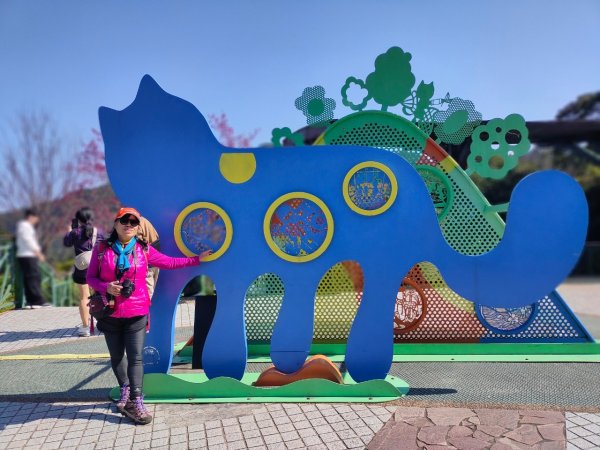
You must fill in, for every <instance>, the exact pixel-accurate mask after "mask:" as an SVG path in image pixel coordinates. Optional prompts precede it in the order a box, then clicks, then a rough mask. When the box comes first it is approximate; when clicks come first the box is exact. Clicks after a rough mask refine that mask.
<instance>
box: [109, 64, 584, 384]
mask: <svg viewBox="0 0 600 450" xmlns="http://www.w3.org/2000/svg"><path fill="white" fill-rule="evenodd" d="M99 116H100V125H101V129H102V135H103V138H104V142H105V150H106V166H107V171H108V175H109V178H110V182H111V184H112V186H113V189H114V191H115V193H116V194H117V195H118V197H119V199H120V200H121V201H122V202H123V203H124V204H126V205H131V206H135V207H136V208H138V209H139V210H140V211H141V212H142V214H144V215H145V216H146V217H147V218H148V219H149V220H150V221H151V222H152V223H153V224H154V226H155V227H156V228H157V230H158V232H159V234H160V238H161V245H162V249H163V251H164V252H165V253H167V254H171V255H176V254H178V253H179V251H180V248H181V239H180V238H179V241H180V242H179V246H178V238H177V235H178V227H180V226H181V212H182V211H186V208H188V209H189V207H190V205H194V204H196V203H198V202H206V203H201V205H211V204H212V205H215V208H219V209H218V210H219V211H221V212H222V213H221V215H222V216H227V218H228V219H229V220H228V221H226V222H227V227H228V228H229V229H228V231H227V233H228V236H227V239H225V241H226V243H227V245H225V244H224V246H223V248H222V249H220V251H217V249H214V250H215V251H216V255H217V257H216V258H215V259H214V260H213V261H210V262H206V263H205V264H203V265H201V266H200V267H198V268H188V269H183V270H179V271H170V272H166V273H162V274H161V277H160V281H159V283H158V286H157V290H156V292H155V295H154V299H153V304H152V309H151V322H152V327H151V330H150V333H149V334H148V336H147V341H146V345H147V349H148V352H147V357H146V358H145V361H144V363H145V365H146V371H147V372H150V373H151V372H167V370H168V369H169V367H170V363H171V359H172V353H173V350H172V349H173V342H174V319H175V309H176V304H177V301H178V297H179V293H180V291H181V290H182V289H183V287H184V286H185V284H186V283H187V282H188V281H189V280H190V279H191V278H193V277H195V276H197V275H199V274H205V275H208V276H210V277H211V278H212V279H213V281H214V282H215V285H216V287H217V290H218V304H217V309H216V313H215V317H214V320H213V324H212V326H211V329H210V332H209V335H208V337H207V340H206V343H205V347H204V351H203V367H204V368H205V372H206V374H207V376H208V377H209V378H213V377H216V376H229V377H232V378H236V379H241V377H242V375H243V374H244V371H245V366H246V359H247V346H246V335H245V324H244V297H245V293H246V291H247V289H248V287H249V286H250V284H251V283H252V282H253V281H254V280H255V279H256V278H257V277H258V276H260V275H262V274H265V273H276V274H277V275H278V276H279V277H280V278H281V280H282V281H283V283H284V287H285V294H284V299H283V303H282V306H281V309H280V312H279V316H278V319H277V322H276V325H275V328H274V330H273V335H272V339H271V358H272V360H273V363H274V364H275V366H276V367H277V368H278V369H279V370H282V371H284V372H287V373H291V372H294V371H296V370H298V369H299V368H300V367H301V366H302V364H303V363H304V361H305V360H306V357H307V355H308V351H309V348H310V344H311V341H312V335H313V318H314V295H315V292H316V289H317V285H318V283H319V280H320V279H321V277H322V276H323V275H324V274H325V272H326V271H327V270H328V269H329V268H331V267H332V266H333V265H334V264H336V263H338V262H341V261H346V260H354V261H357V262H358V263H359V264H360V265H361V267H362V269H363V272H364V279H365V286H364V294H363V298H362V301H361V303H360V306H359V309H358V312H357V314H356V317H355V320H354V323H353V325H352V329H351V332H350V335H349V338H348V345H347V352H346V365H347V368H348V371H349V373H350V375H351V376H352V377H353V378H354V380H356V381H364V380H369V379H378V378H385V376H386V374H387V373H388V371H389V368H390V366H391V362H392V354H393V329H392V325H391V323H392V318H393V316H394V304H395V296H396V293H397V291H398V288H399V286H400V285H401V283H402V280H403V278H404V276H405V275H406V273H407V272H408V270H409V269H410V268H411V267H412V266H413V265H414V264H416V263H420V262H424V261H427V262H430V263H432V264H434V265H435V266H437V268H438V269H439V270H440V272H441V274H442V275H443V277H444V279H445V281H446V282H447V284H448V285H449V286H450V287H451V288H452V289H453V290H455V291H456V292H457V293H458V294H459V295H461V296H463V297H464V298H466V299H468V300H470V301H474V302H477V303H479V304H483V305H487V306H493V307H507V308H508V307H519V306H525V305H529V304H531V303H533V302H535V301H537V300H538V299H539V298H542V297H543V296H544V295H546V294H548V293H549V292H551V291H552V290H553V289H554V288H555V287H556V286H557V285H558V284H559V283H560V282H561V281H562V280H563V279H564V278H565V277H566V276H567V275H568V273H569V271H570V270H571V269H572V267H573V266H574V264H575V263H576V261H577V259H578V257H579V254H580V252H581V249H582V247H583V244H584V240H585V235H586V229H587V203H586V200H585V197H584V195H583V192H582V190H581V188H580V187H579V185H578V184H577V183H576V182H575V181H574V180H573V179H572V178H570V177H569V176H567V175H565V174H563V173H560V172H556V171H547V172H540V173H536V174H533V175H530V176H528V177H526V178H525V179H524V180H522V181H521V182H520V183H519V184H518V185H517V187H516V188H515V190H514V192H513V194H512V198H511V202H510V208H509V210H508V220H507V227H506V231H505V234H504V236H503V238H502V241H501V242H500V243H499V245H498V246H497V247H496V248H494V249H493V250H492V251H490V252H488V253H486V254H483V255H479V256H466V255H462V254H460V253H458V252H456V251H455V250H453V249H452V248H451V247H450V246H449V245H448V244H447V242H446V241H445V240H444V237H443V235H442V233H441V231H440V228H439V225H438V221H437V218H436V214H435V211H434V207H433V205H432V202H431V199H430V196H429V194H428V192H427V189H426V186H425V184H424V183H423V181H422V179H421V177H420V176H419V174H418V173H417V172H416V171H415V170H414V169H413V167H412V166H411V165H410V164H409V163H408V162H406V161H405V160H403V159H402V158H400V157H398V156H397V155H395V154H393V153H391V152H388V151H385V150H382V149H376V148H369V147H359V146H314V147H310V146H308V147H292V148H286V149H285V150H275V149H269V148H254V149H232V148H227V147H224V146H222V145H220V144H219V143H218V142H217V140H216V139H215V138H214V136H213V134H212V133H211V131H210V129H209V127H208V125H207V123H206V120H205V119H204V117H203V116H202V114H201V113H200V112H199V111H198V110H197V109H196V108H195V107H194V106H193V105H192V104H191V103H189V102H187V101H185V100H182V99H180V98H178V97H175V96H173V95H170V94H168V93H166V92H165V91H163V90H162V89H161V88H160V87H159V86H158V84H157V83H156V82H155V81H154V80H153V79H152V78H151V77H150V76H148V75H146V76H144V77H143V79H142V81H141V83H140V88H139V91H138V94H137V96H136V98H135V101H134V102H133V103H132V104H131V105H130V106H128V107H127V108H125V109H124V110H123V111H115V110H112V109H109V108H105V107H101V108H100V110H99ZM365 164H366V166H367V167H369V166H370V167H378V168H379V169H381V170H383V171H385V173H386V174H387V176H388V177H389V178H390V181H391V183H392V194H391V195H390V197H389V198H387V199H386V202H387V203H386V204H385V207H384V208H381V211H378V212H377V213H373V212H371V213H365V214H363V213H360V211H358V212H357V208H356V207H352V205H351V204H350V203H348V201H347V198H346V196H345V195H344V192H343V187H344V186H345V184H344V182H345V180H347V179H348V176H349V174H351V173H352V171H353V170H356V168H357V167H362V165H365ZM346 187H347V186H346ZM296 198H298V199H302V198H304V199H307V200H308V201H309V202H313V206H315V205H316V209H317V210H318V209H319V208H320V209H321V210H322V213H323V214H322V216H321V219H323V217H324V218H325V220H326V224H325V226H324V227H323V230H324V231H325V232H326V237H325V239H324V240H323V241H322V242H320V243H319V245H318V248H319V250H318V251H317V252H315V253H314V254H302V253H300V254H299V255H296V256H292V257H289V258H287V257H286V256H285V254H282V251H278V250H277V247H276V243H274V242H273V240H272V239H270V236H269V226H270V225H269V224H270V223H271V221H272V214H273V211H275V210H276V208H277V207H278V205H280V204H281V203H282V202H283V201H284V200H289V199H296ZM548 217H551V218H552V220H548V219H547V218H548ZM306 220H307V221H308V220H309V219H308V218H307V219H306ZM322 225H323V224H322ZM227 246H228V247H227ZM223 250H225V251H224V252H223ZM221 252H222V254H220V253H221ZM508 287H510V295H506V291H507V288H508Z"/></svg>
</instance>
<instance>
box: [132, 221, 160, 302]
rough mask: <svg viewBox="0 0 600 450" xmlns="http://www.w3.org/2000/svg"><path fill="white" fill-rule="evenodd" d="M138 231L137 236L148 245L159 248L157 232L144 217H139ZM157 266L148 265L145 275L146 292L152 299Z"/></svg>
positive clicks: (156, 279)
mask: <svg viewBox="0 0 600 450" xmlns="http://www.w3.org/2000/svg"><path fill="white" fill-rule="evenodd" d="M138 228H139V231H138V234H137V238H138V239H140V240H142V241H144V242H147V243H148V245H151V246H152V247H154V248H155V249H156V250H160V240H159V237H158V232H157V231H156V228H154V225H152V224H151V223H150V221H149V220H148V219H146V218H145V217H140V226H139V227H138ZM158 272H159V269H158V267H148V274H147V275H146V286H147V287H148V294H149V295H150V299H151V300H152V296H153V295H154V289H155V288H156V283H157V282H158Z"/></svg>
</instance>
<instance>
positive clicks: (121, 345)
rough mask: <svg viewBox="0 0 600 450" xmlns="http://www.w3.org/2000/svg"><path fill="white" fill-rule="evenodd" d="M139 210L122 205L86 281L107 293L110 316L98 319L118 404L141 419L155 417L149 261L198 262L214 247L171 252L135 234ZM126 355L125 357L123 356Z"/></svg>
mask: <svg viewBox="0 0 600 450" xmlns="http://www.w3.org/2000/svg"><path fill="white" fill-rule="evenodd" d="M140 219H141V215H140V213H139V212H138V211H137V210H135V209H134V208H121V209H120V210H119V212H118V213H117V215H116V217H115V222H114V229H113V230H112V232H111V234H110V236H109V237H108V239H107V240H106V241H99V242H98V244H97V245H96V246H95V247H94V250H93V253H92V258H91V261H90V266H89V269H88V273H87V282H88V284H89V285H90V286H91V287H92V288H93V289H94V291H96V292H97V293H100V294H104V295H105V296H106V299H105V300H106V301H105V304H106V307H105V309H108V310H109V311H110V312H109V314H110V315H108V316H107V317H103V318H99V319H98V329H99V330H100V331H102V332H103V333H104V337H105V339H106V345H107V347H108V351H109V353H110V361H111V365H112V369H113V372H114V373H115V376H116V378H117V381H118V382H119V386H120V387H121V396H120V399H119V401H118V402H117V409H118V410H119V411H120V412H121V413H122V414H124V415H126V416H128V417H129V418H131V419H132V420H133V421H135V422H136V423H139V424H148V423H150V422H152V416H151V415H150V413H149V412H148V410H147V409H146V407H145V406H144V401H143V395H142V379H143V376H144V367H143V364H142V351H143V348H144V340H145V338H146V331H147V327H148V324H149V321H148V314H149V309H150V296H149V294H148V288H147V286H146V274H147V272H148V265H151V266H153V267H158V268H160V269H177V268H182V267H189V266H197V265H198V264H200V262H201V261H202V260H203V259H204V258H205V257H207V256H208V255H209V254H210V253H211V252H210V251H206V252H204V253H201V254H200V255H199V256H193V257H186V258H173V257H170V256H166V255H164V254H162V253H160V252H159V251H158V250H156V249H155V248H153V247H151V246H149V245H148V244H147V243H145V242H144V241H141V240H140V239H138V238H136V235H137V233H138V227H139V225H140ZM125 355H126V357H125Z"/></svg>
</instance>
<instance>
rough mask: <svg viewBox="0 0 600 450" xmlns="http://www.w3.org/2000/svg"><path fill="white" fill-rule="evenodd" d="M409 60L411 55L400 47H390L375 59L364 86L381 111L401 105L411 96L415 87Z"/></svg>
mask: <svg viewBox="0 0 600 450" xmlns="http://www.w3.org/2000/svg"><path fill="white" fill-rule="evenodd" d="M411 58H412V55H411V54H410V53H408V52H406V53H405V52H404V50H402V49H401V48H400V47H392V48H390V49H389V50H388V51H387V52H385V53H383V54H381V55H379V56H378V57H377V58H376V59H375V71H374V72H371V73H370V74H369V75H368V76H367V79H366V83H365V84H366V87H367V90H368V91H369V94H370V95H371V96H372V97H373V100H375V101H376V102H377V103H379V104H380V105H381V109H382V110H383V111H387V108H388V106H395V105H397V104H399V103H402V102H403V101H404V100H405V99H406V98H407V97H408V96H409V95H410V94H411V91H412V88H413V86H414V85H415V76H414V75H413V73H412V71H411V67H410V59H411Z"/></svg>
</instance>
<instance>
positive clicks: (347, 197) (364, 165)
mask: <svg viewBox="0 0 600 450" xmlns="http://www.w3.org/2000/svg"><path fill="white" fill-rule="evenodd" d="M365 168H374V169H379V170H381V171H382V172H384V173H385V174H386V175H387V176H388V178H389V179H390V183H391V185H392V192H391V194H390V198H389V199H388V201H387V202H385V204H383V205H382V206H380V207H379V208H377V209H362V208H359V207H358V206H357V205H356V204H355V203H354V202H353V201H352V199H351V198H350V194H348V185H349V184H350V180H351V179H352V176H353V175H354V174H355V173H356V172H358V171H359V170H361V169H365ZM342 193H343V194H344V200H346V204H347V205H348V206H349V207H350V209H351V210H352V211H355V212H357V213H358V214H362V215H363V216H376V215H378V214H381V213H383V212H385V211H387V210H388V209H389V208H390V207H391V206H392V205H393V204H394V201H395V200H396V196H397V195H398V182H397V181H396V177H395V176H394V172H392V170H391V169H390V168H389V167H388V166H386V165H383V164H381V163H379V162H376V161H366V162H362V163H360V164H357V165H355V166H354V167H353V168H352V169H350V170H349V171H348V173H347V174H346V177H345V178H344V183H343V185H342Z"/></svg>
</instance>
